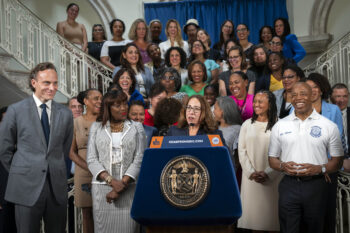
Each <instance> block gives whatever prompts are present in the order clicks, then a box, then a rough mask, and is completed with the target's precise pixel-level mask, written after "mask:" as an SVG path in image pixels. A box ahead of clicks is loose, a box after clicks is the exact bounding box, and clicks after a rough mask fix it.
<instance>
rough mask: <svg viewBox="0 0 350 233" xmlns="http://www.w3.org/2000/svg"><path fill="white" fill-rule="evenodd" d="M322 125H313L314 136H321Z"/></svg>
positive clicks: (312, 132) (312, 133)
mask: <svg viewBox="0 0 350 233" xmlns="http://www.w3.org/2000/svg"><path fill="white" fill-rule="evenodd" d="M321 131H322V130H321V127H319V126H312V127H311V131H310V135H311V136H312V137H314V138H319V137H321Z"/></svg>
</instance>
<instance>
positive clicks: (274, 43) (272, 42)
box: [270, 41, 282, 46]
mask: <svg viewBox="0 0 350 233" xmlns="http://www.w3.org/2000/svg"><path fill="white" fill-rule="evenodd" d="M270 45H277V46H280V45H282V44H281V42H274V41H270Z"/></svg>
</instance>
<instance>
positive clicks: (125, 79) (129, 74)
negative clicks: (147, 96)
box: [113, 68, 145, 106]
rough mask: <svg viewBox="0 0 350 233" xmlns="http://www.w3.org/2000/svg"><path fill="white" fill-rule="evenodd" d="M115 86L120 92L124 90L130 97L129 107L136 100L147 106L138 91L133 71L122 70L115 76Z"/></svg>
mask: <svg viewBox="0 0 350 233" xmlns="http://www.w3.org/2000/svg"><path fill="white" fill-rule="evenodd" d="M113 84H115V85H116V87H117V88H118V89H119V90H123V91H124V93H125V94H126V95H127V96H128V105H129V106H130V103H131V102H132V101H134V100H139V101H141V102H142V103H143V104H145V101H144V100H143V97H142V95H141V93H140V92H139V91H138V90H136V78H135V75H134V72H133V71H132V70H130V69H128V68H121V69H120V70H119V71H118V72H117V73H116V75H115V76H114V78H113Z"/></svg>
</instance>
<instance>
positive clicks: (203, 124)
mask: <svg viewBox="0 0 350 233" xmlns="http://www.w3.org/2000/svg"><path fill="white" fill-rule="evenodd" d="M203 134H219V135H220V137H221V140H222V142H223V144H224V145H225V143H224V138H223V136H222V132H221V131H220V130H218V127H217V124H216V122H215V120H214V117H213V113H212V112H211V110H210V107H209V105H208V103H207V102H206V101H205V100H204V97H203V96H200V95H193V96H191V97H190V98H189V99H188V100H187V103H186V104H185V107H184V109H182V111H181V115H180V119H179V122H178V124H177V126H172V127H170V129H169V131H168V136H196V135H203Z"/></svg>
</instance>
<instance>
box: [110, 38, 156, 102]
mask: <svg viewBox="0 0 350 233" xmlns="http://www.w3.org/2000/svg"><path fill="white" fill-rule="evenodd" d="M120 64H121V66H117V67H116V68H115V69H114V70H113V77H114V76H115V75H116V73H117V72H118V71H119V70H120V69H121V68H127V69H129V70H132V71H133V72H134V75H135V78H136V89H137V90H138V91H139V92H140V93H141V95H142V96H143V98H144V99H145V100H146V99H147V98H148V95H149V91H150V89H151V86H152V85H153V83H154V79H153V76H152V73H151V71H150V69H149V68H148V67H146V66H145V65H144V64H143V63H142V58H141V54H140V50H139V49H138V47H137V46H136V44H134V43H129V44H127V45H126V46H125V47H124V48H123V50H122V56H121V57H120Z"/></svg>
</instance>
